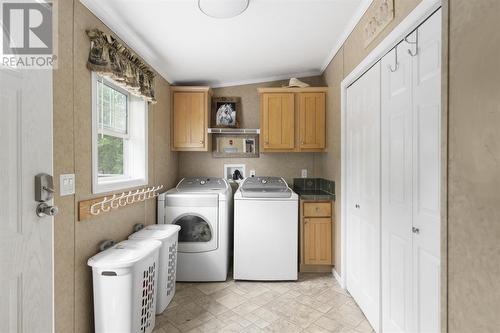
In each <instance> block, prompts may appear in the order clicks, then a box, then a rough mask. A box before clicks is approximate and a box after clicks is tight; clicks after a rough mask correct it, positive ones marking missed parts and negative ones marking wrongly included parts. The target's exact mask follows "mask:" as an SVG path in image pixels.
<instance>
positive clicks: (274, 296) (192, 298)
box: [153, 274, 373, 333]
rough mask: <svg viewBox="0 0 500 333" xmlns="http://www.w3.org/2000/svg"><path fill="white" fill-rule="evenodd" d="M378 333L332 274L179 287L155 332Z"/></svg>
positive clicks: (180, 285)
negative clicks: (293, 280) (287, 279)
mask: <svg viewBox="0 0 500 333" xmlns="http://www.w3.org/2000/svg"><path fill="white" fill-rule="evenodd" d="M177 332H190V333H201V332H214V333H219V332H279V333H294V332H353V333H360V332H361V333H363V332H373V330H372V328H371V326H370V325H369V324H368V321H367V320H366V318H365V317H364V315H363V313H362V312H361V311H360V310H359V308H358V306H357V305H356V303H355V302H354V301H353V299H352V298H351V297H350V296H349V295H348V294H347V293H346V292H345V291H344V290H343V289H342V288H341V287H340V286H339V285H338V283H337V281H336V280H335V279H334V278H333V277H332V275H331V274H301V275H300V278H299V281H297V282H243V281H233V280H229V281H227V282H221V283H178V284H177V291H176V295H175V297H174V299H173V301H172V303H171V304H170V305H169V307H168V308H167V310H165V312H164V313H163V314H162V315H160V316H157V317H156V328H155V330H154V332H153V333H177Z"/></svg>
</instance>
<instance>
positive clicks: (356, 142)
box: [346, 84, 361, 299]
mask: <svg viewBox="0 0 500 333" xmlns="http://www.w3.org/2000/svg"><path fill="white" fill-rule="evenodd" d="M360 95H361V90H360V86H359V85H357V84H355V85H352V86H351V87H349V88H348V89H347V105H348V110H347V156H346V158H347V170H346V172H347V188H348V192H347V196H346V197H347V198H346V199H347V225H346V230H347V232H346V234H347V249H346V250H347V257H348V258H349V259H348V260H349V263H348V265H347V266H346V270H347V285H348V289H349V290H350V292H351V295H352V296H353V297H354V298H356V299H358V298H359V297H360V295H359V292H358V291H359V290H360V269H359V267H360V255H359V250H360V248H359V244H360V241H361V239H360V231H359V225H360V218H359V210H358V209H357V206H358V202H359V197H360V180H361V177H360V161H361V156H360V155H361V149H360V143H361V131H360V130H359V128H360V123H359V119H360V116H359V110H360V108H361V99H360V98H359V96H360Z"/></svg>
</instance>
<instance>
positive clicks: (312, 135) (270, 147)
mask: <svg viewBox="0 0 500 333" xmlns="http://www.w3.org/2000/svg"><path fill="white" fill-rule="evenodd" d="M327 90H328V88H326V87H308V88H259V89H258V92H259V94H260V131H261V138H262V139H261V140H260V142H261V147H260V149H261V151H263V152H317V151H322V150H323V149H325V141H326V92H327Z"/></svg>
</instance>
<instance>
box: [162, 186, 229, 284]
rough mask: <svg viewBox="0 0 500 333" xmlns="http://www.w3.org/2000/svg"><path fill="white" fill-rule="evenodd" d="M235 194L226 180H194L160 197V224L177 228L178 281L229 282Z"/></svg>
mask: <svg viewBox="0 0 500 333" xmlns="http://www.w3.org/2000/svg"><path fill="white" fill-rule="evenodd" d="M232 205H233V192H232V189H231V186H230V185H229V183H228V181H227V180H225V179H223V178H203V177H193V178H184V179H182V180H181V181H180V182H179V184H177V186H176V187H175V188H173V189H171V190H169V191H167V192H165V193H162V194H160V196H159V197H158V224H162V223H168V224H177V225H179V226H180V227H181V229H180V231H179V239H178V248H177V281H225V280H226V278H227V272H228V266H229V251H230V249H229V244H230V240H231V239H230V231H231V224H232Z"/></svg>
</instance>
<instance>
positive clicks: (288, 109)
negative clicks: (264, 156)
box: [261, 93, 295, 150]
mask: <svg viewBox="0 0 500 333" xmlns="http://www.w3.org/2000/svg"><path fill="white" fill-rule="evenodd" d="M262 98H263V100H262V112H261V130H262V135H263V136H262V139H263V141H264V142H263V145H264V148H265V149H281V150H288V149H290V150H293V149H294V147H295V106H294V94H293V93H284V94H264V95H263V96H262Z"/></svg>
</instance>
